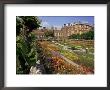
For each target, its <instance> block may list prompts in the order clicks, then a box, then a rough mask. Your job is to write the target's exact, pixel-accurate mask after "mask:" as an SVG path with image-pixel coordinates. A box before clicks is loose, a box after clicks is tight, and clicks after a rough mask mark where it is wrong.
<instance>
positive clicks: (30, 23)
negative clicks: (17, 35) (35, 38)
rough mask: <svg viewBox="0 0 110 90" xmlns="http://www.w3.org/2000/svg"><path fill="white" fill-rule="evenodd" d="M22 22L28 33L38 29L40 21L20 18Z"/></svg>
mask: <svg viewBox="0 0 110 90" xmlns="http://www.w3.org/2000/svg"><path fill="white" fill-rule="evenodd" d="M20 18H21V19H22V20H23V24H24V25H25V26H26V27H27V31H28V32H32V30H34V29H36V28H39V27H40V21H39V19H38V18H37V17H35V16H20Z"/></svg>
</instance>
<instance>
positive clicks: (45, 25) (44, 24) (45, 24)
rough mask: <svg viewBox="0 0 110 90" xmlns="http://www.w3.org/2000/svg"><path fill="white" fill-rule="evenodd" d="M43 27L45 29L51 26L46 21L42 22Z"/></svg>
mask: <svg viewBox="0 0 110 90" xmlns="http://www.w3.org/2000/svg"><path fill="white" fill-rule="evenodd" d="M41 25H42V26H43V27H49V26H50V25H49V23H48V22H46V21H44V22H42V23H41Z"/></svg>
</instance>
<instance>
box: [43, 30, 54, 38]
mask: <svg viewBox="0 0 110 90" xmlns="http://www.w3.org/2000/svg"><path fill="white" fill-rule="evenodd" d="M45 36H46V37H54V32H53V31H46V32H45Z"/></svg>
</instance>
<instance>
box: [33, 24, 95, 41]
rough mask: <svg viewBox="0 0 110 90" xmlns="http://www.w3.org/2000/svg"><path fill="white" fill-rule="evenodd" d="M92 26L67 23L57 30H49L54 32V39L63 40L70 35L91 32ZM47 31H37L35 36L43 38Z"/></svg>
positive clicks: (44, 29) (44, 28)
mask: <svg viewBox="0 0 110 90" xmlns="http://www.w3.org/2000/svg"><path fill="white" fill-rule="evenodd" d="M93 28H94V27H93V26H92V25H90V24H85V23H74V24H71V23H68V24H64V26H63V27H62V28H61V29H60V30H58V29H57V28H52V29H49V30H53V32H54V38H55V39H65V38H68V36H70V35H72V34H82V33H85V32H88V31H90V30H93ZM46 31H48V29H46V27H43V29H38V30H36V32H35V33H36V36H37V38H45V35H44V33H45V32H46Z"/></svg>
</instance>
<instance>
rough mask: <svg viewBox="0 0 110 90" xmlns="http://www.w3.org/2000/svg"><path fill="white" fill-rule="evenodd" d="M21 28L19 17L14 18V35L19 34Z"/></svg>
mask: <svg viewBox="0 0 110 90" xmlns="http://www.w3.org/2000/svg"><path fill="white" fill-rule="evenodd" d="M21 28H23V25H22V22H21V20H20V18H19V17H16V35H19V34H20V30H21Z"/></svg>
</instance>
